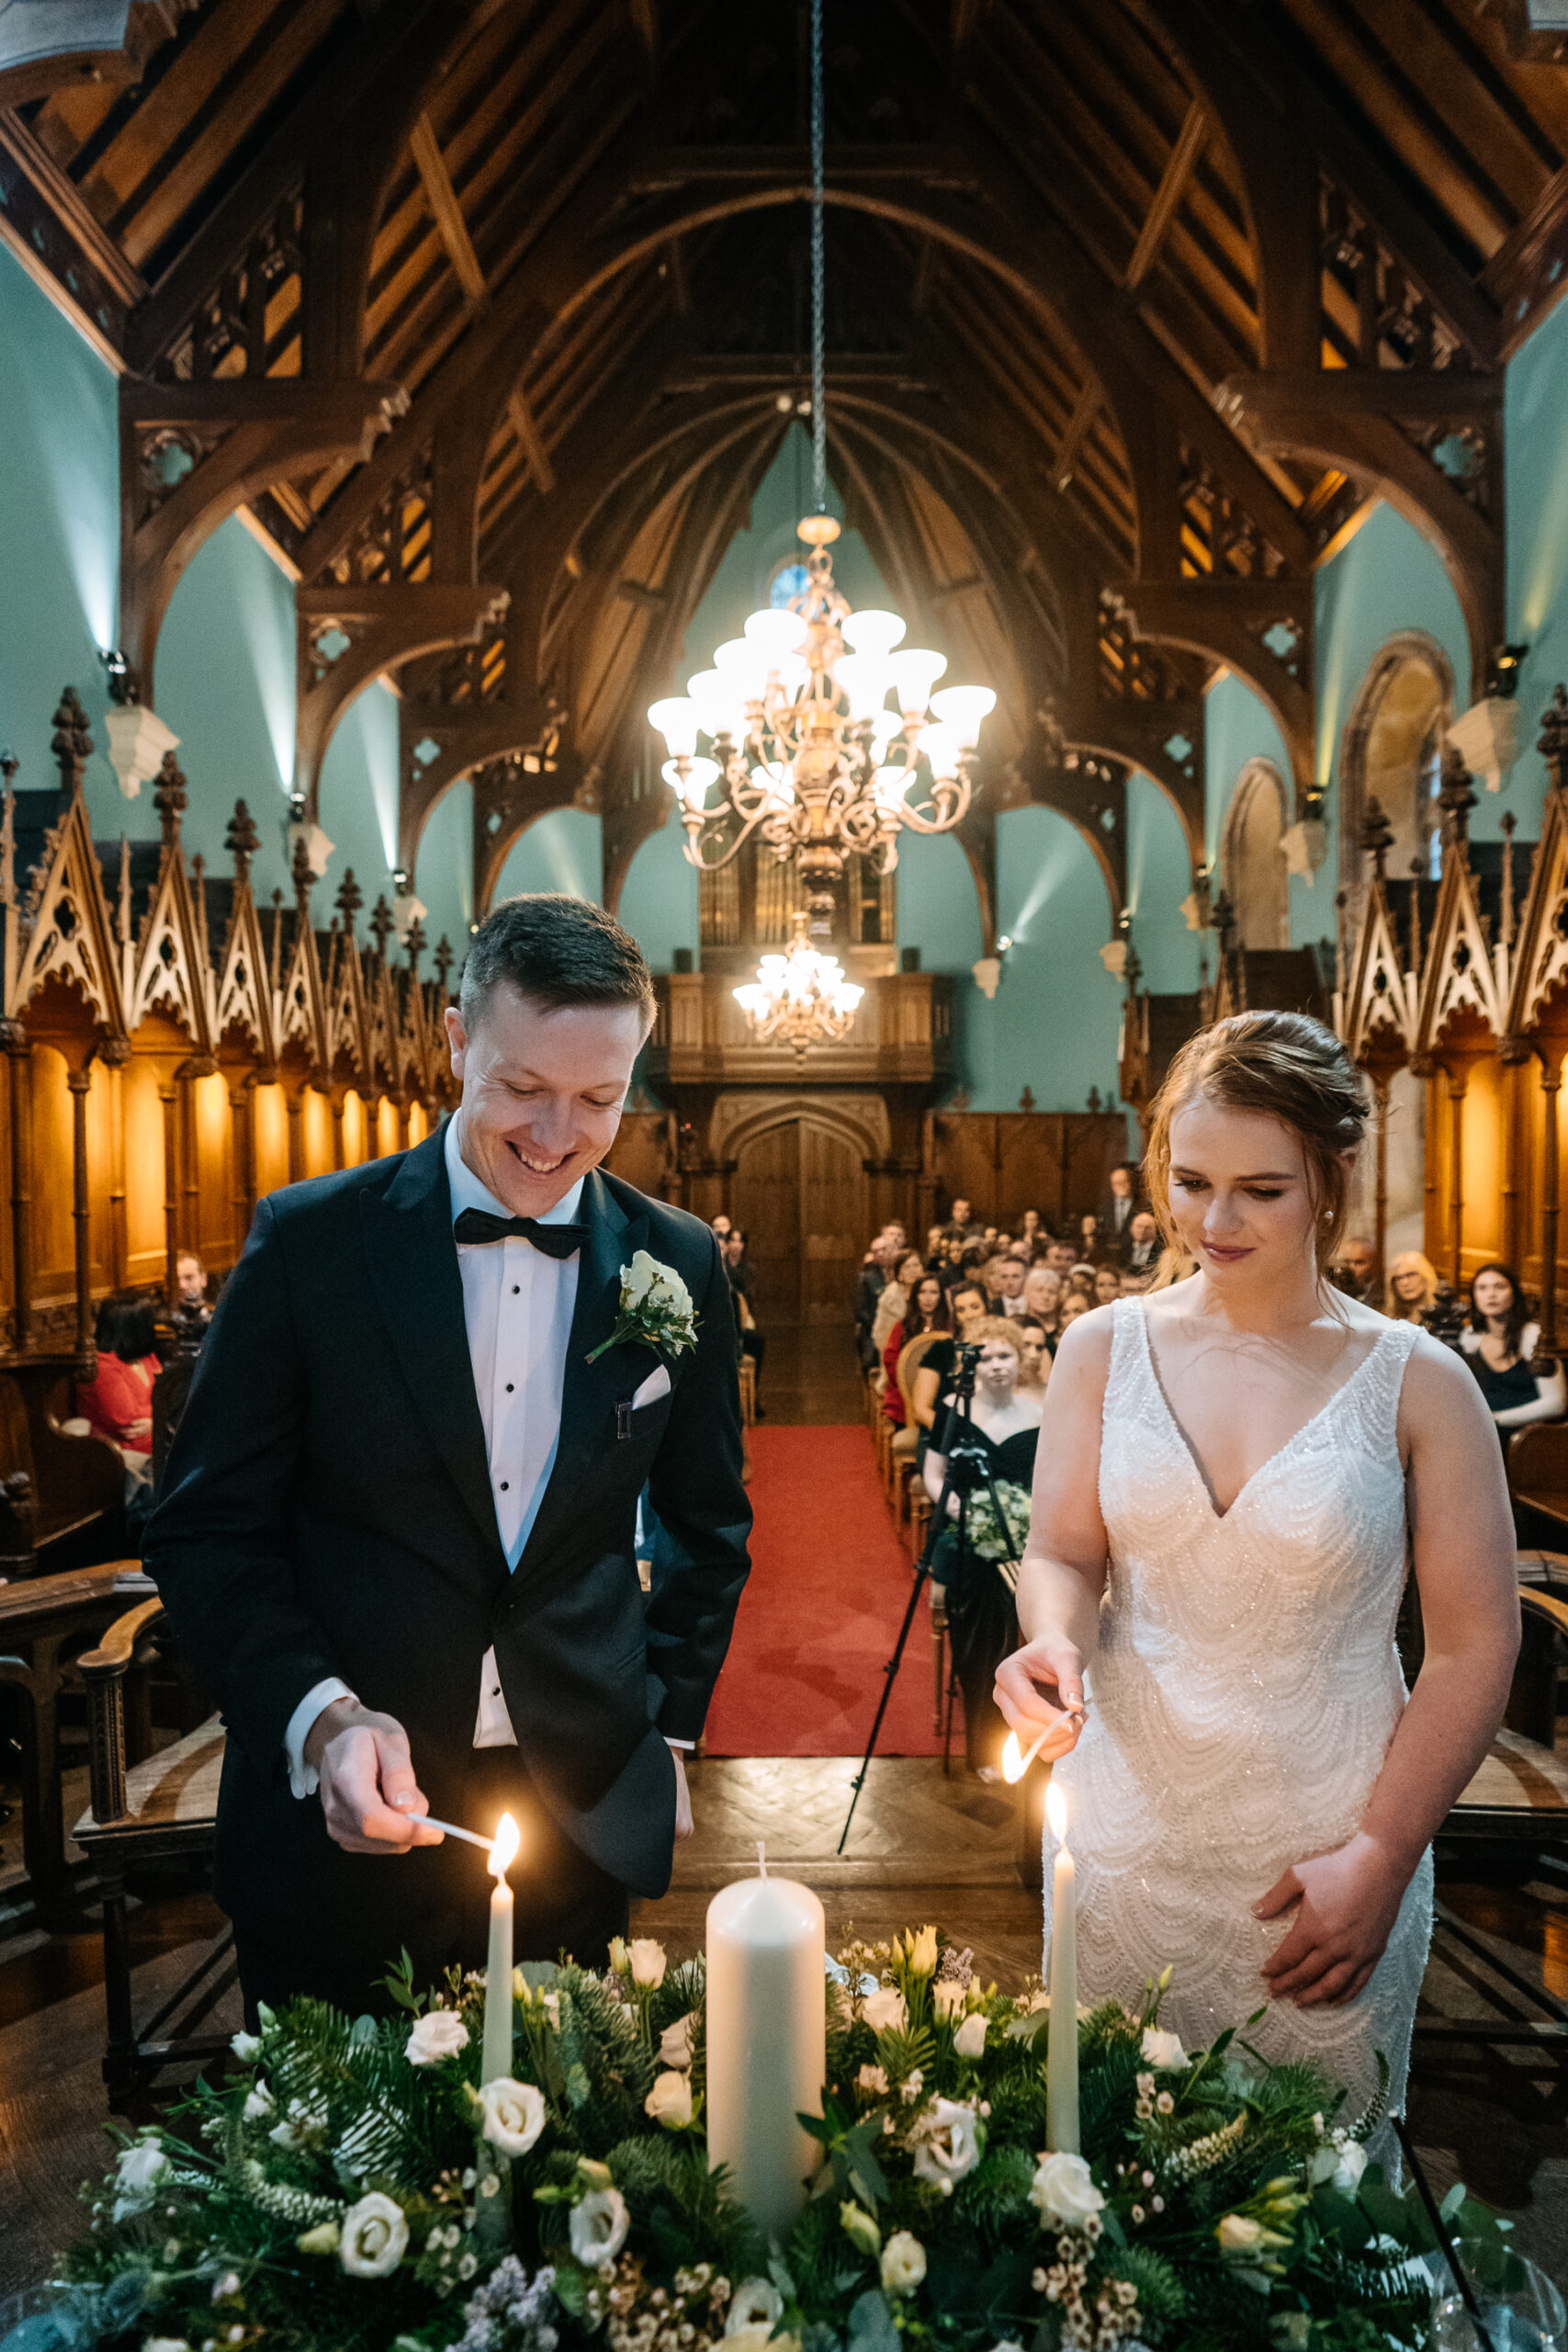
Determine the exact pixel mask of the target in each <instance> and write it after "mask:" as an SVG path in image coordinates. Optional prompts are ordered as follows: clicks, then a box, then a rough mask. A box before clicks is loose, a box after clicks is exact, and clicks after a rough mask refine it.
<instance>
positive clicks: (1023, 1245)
mask: <svg viewBox="0 0 1568 2352" xmlns="http://www.w3.org/2000/svg"><path fill="white" fill-rule="evenodd" d="M1007 1254H1008V1256H1009V1257H1010V1258H1016V1259H1017V1260H1018V1262H1019V1264H1020V1265H1021V1267H1022V1268H1023V1270H1024V1272H1026V1273H1027V1272H1028V1271H1029V1269H1030V1267H1031V1266H1032V1264H1033V1263H1034V1251H1033V1250H1032V1247H1031V1246H1030V1244H1029V1243H1028V1242H1027V1241H1025V1240H1023V1239H1022V1238H1019V1239H1018V1240H1016V1241H1010V1242H1009V1243H1008V1246H1007Z"/></svg>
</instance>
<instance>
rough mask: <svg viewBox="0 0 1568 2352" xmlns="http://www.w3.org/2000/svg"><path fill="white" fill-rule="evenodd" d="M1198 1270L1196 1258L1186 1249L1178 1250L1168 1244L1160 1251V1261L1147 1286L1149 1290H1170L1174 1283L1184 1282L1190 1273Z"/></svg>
mask: <svg viewBox="0 0 1568 2352" xmlns="http://www.w3.org/2000/svg"><path fill="white" fill-rule="evenodd" d="M1197 1271H1198V1261H1197V1259H1196V1258H1194V1257H1192V1256H1191V1255H1190V1253H1189V1252H1188V1251H1187V1250H1178V1249H1176V1248H1174V1247H1172V1246H1170V1245H1169V1244H1168V1245H1167V1247H1166V1248H1165V1249H1163V1250H1161V1251H1160V1253H1159V1263H1158V1264H1157V1265H1156V1268H1155V1270H1154V1272H1153V1274H1152V1275H1151V1276H1150V1277H1149V1278H1148V1281H1147V1282H1146V1283H1145V1288H1146V1289H1148V1290H1168V1289H1169V1288H1170V1285H1171V1283H1184V1282H1185V1281H1186V1280H1187V1277H1188V1275H1189V1274H1195V1273H1196V1272H1197Z"/></svg>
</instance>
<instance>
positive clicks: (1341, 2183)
mask: <svg viewBox="0 0 1568 2352" xmlns="http://www.w3.org/2000/svg"><path fill="white" fill-rule="evenodd" d="M1366 2169H1367V2152H1366V2150H1365V2148H1363V2147H1362V2145H1361V2143H1360V2142H1359V2140H1352V2139H1350V2138H1349V2137H1348V2135H1346V2136H1339V2135H1336V2136H1335V2137H1334V2138H1332V2139H1329V2140H1325V2142H1324V2143H1323V2145H1322V2147H1321V2148H1319V2149H1317V2150H1316V2151H1315V2153H1314V2156H1313V2159H1312V2162H1311V2164H1310V2165H1308V2167H1307V2178H1308V2180H1309V2181H1310V2182H1311V2183H1312V2186H1313V2187H1314V2188H1317V2186H1318V2185H1319V2183H1320V2182H1322V2181H1325V2180H1326V2181H1331V2182H1332V2183H1333V2185H1334V2187H1335V2188H1337V2189H1339V2190H1340V2191H1341V2192H1342V2193H1343V2194H1344V2195H1345V2196H1347V2197H1354V2195H1355V2194H1356V2191H1357V2189H1358V2188H1359V2186H1360V2179H1361V2175H1362V2174H1363V2173H1364V2172H1365V2171H1366Z"/></svg>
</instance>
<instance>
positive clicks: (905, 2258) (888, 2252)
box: [882, 2230, 926, 2295]
mask: <svg viewBox="0 0 1568 2352" xmlns="http://www.w3.org/2000/svg"><path fill="white" fill-rule="evenodd" d="M925 2275H926V2250H925V2247H924V2246H923V2245H921V2244H920V2241H919V2238H917V2237H912V2236H911V2235H910V2233H909V2232H908V2230H899V2231H897V2232H896V2233H895V2234H894V2235H893V2236H892V2237H890V2238H889V2239H888V2241H887V2244H886V2245H885V2246H884V2247H883V2249H882V2284H883V2286H884V2287H885V2288H886V2291H887V2292H888V2294H890V2295H912V2294H913V2293H914V2291H915V2290H916V2288H917V2287H918V2286H919V2283H920V2281H921V2279H922V2278H924V2277H925Z"/></svg>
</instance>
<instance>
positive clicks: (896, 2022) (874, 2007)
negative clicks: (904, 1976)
mask: <svg viewBox="0 0 1568 2352" xmlns="http://www.w3.org/2000/svg"><path fill="white" fill-rule="evenodd" d="M861 2015H862V2017H863V2018H864V2019H865V2021H866V2023H867V2025H868V2026H870V2028H871V2030H872V2031H873V2032H874V2033H902V2031H903V2030H904V2028H905V2026H906V2025H907V2024H908V2021H909V2012H908V2009H907V2008H906V2007H905V2006H904V1996H903V1994H902V1993H900V1992H899V1991H898V1989H897V1985H878V1986H877V1988H876V1990H875V1992H874V1993H868V1994H867V1995H866V1996H865V1999H864V2001H863V2004H862V2007H861Z"/></svg>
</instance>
